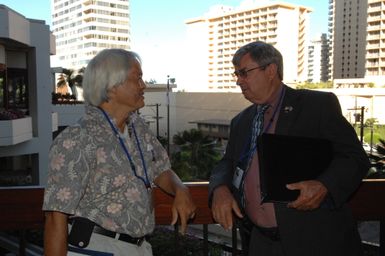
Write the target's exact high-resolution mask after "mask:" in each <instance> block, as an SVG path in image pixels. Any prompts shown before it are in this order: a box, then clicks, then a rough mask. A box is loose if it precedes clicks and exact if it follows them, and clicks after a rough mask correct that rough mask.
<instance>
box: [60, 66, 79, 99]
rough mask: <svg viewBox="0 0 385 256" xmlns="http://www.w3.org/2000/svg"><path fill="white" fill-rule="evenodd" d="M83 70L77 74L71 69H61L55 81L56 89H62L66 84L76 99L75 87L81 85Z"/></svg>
mask: <svg viewBox="0 0 385 256" xmlns="http://www.w3.org/2000/svg"><path fill="white" fill-rule="evenodd" d="M84 70H85V68H84V67H83V68H81V69H79V70H78V71H77V72H75V70H73V69H66V68H63V70H62V73H61V74H60V75H59V78H58V79H57V80H58V81H57V83H56V85H57V87H58V88H62V87H64V86H65V85H67V84H68V86H69V87H70V88H71V91H72V94H73V95H74V96H75V98H78V97H77V96H78V95H77V90H76V86H81V85H82V82H83V74H84Z"/></svg>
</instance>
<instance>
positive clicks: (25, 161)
mask: <svg viewBox="0 0 385 256" xmlns="http://www.w3.org/2000/svg"><path fill="white" fill-rule="evenodd" d="M52 54H55V40H54V36H53V35H52V34H51V32H50V29H49V26H48V25H47V24H45V22H44V21H43V20H34V19H28V18H26V17H24V16H23V15H21V14H19V13H18V12H16V11H14V10H12V9H10V8H8V7H7V6H5V5H0V112H2V113H6V112H7V111H8V112H9V111H10V110H13V111H18V112H23V113H24V114H25V116H24V115H23V116H18V117H16V118H12V119H11V120H0V179H1V181H4V179H3V178H6V179H7V180H6V183H8V182H10V179H13V178H17V177H20V176H23V177H28V179H29V180H28V182H26V183H28V184H33V185H38V184H44V183H45V181H46V173H47V166H48V151H49V147H50V145H51V142H52V134H53V132H54V131H55V130H56V129H57V122H56V121H57V116H56V115H55V113H52V105H51V88H52V86H51V84H52V79H51V78H52V74H51V72H50V55H52ZM19 174H22V175H19ZM24 182H25V181H23V183H24ZM10 183H11V182H10Z"/></svg>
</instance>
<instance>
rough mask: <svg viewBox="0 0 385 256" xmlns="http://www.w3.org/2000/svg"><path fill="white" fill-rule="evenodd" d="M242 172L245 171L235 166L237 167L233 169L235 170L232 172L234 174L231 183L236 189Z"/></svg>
mask: <svg viewBox="0 0 385 256" xmlns="http://www.w3.org/2000/svg"><path fill="white" fill-rule="evenodd" d="M244 173H245V171H244V170H242V169H241V168H239V167H238V166H237V168H236V169H235V172H234V176H233V185H234V187H235V188H236V189H239V187H240V185H241V182H242V179H243V174H244Z"/></svg>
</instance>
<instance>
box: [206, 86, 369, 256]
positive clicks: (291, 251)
mask: <svg viewBox="0 0 385 256" xmlns="http://www.w3.org/2000/svg"><path fill="white" fill-rule="evenodd" d="M255 111H256V106H255V105H252V106H250V107H248V108H247V109H245V110H244V111H242V112H241V113H239V114H238V115H237V116H236V117H235V118H233V120H232V121H231V129H230V138H229V142H228V145H227V149H226V153H225V155H224V157H223V159H222V160H221V161H220V162H219V164H218V165H217V166H216V168H214V170H213V171H212V175H211V177H210V185H209V195H210V199H211V196H212V191H213V189H215V188H216V187H217V186H219V185H222V184H227V185H228V187H229V188H232V185H231V184H232V178H233V171H234V169H235V166H236V164H237V161H238V159H239V158H240V156H241V154H242V153H243V150H244V148H245V144H246V143H248V140H249V138H250V133H251V127H252V120H253V117H254V114H255ZM275 133H276V134H285V135H296V136H307V137H318V138H326V139H329V140H331V141H332V144H333V156H334V157H333V160H332V163H331V165H330V166H329V168H327V169H326V170H325V172H324V173H323V174H322V175H321V176H320V177H318V180H319V181H321V182H322V183H323V184H324V185H325V186H326V188H327V189H328V191H329V194H328V197H329V198H330V199H331V201H332V205H333V206H332V207H328V208H326V207H321V208H319V209H316V210H313V211H298V210H294V209H289V208H287V207H286V205H284V204H275V211H276V218H277V223H278V227H279V231H280V235H281V239H282V243H283V246H284V249H285V251H286V253H287V255H293V256H294V255H295V256H301V255H306V256H308V255H322V256H325V255H326V256H330V255H336V256H337V255H338V256H340V255H361V253H360V252H361V248H360V237H359V234H358V231H357V228H356V225H355V221H354V220H353V217H352V214H351V211H350V209H349V208H347V206H346V202H347V200H348V199H349V197H350V195H351V194H352V193H353V192H354V191H355V190H356V188H357V187H358V185H359V184H360V182H361V180H362V178H363V177H364V176H365V175H366V173H367V171H368V168H369V160H368V157H367V155H366V153H365V151H364V150H363V148H362V146H361V144H360V142H359V140H358V138H357V134H356V133H355V131H354V129H353V128H352V126H351V125H350V124H349V123H348V122H347V120H346V119H345V118H344V117H343V115H342V113H341V107H340V105H339V102H338V99H337V97H336V96H335V95H334V94H332V93H324V92H317V91H310V90H294V89H291V88H289V87H286V93H285V96H284V99H283V103H282V105H281V109H280V112H279V117H278V121H277V125H276V130H275ZM277 160H279V156H277ZM235 197H236V198H238V197H239V196H238V195H236V192H235ZM238 204H239V202H238ZM239 205H240V204H239Z"/></svg>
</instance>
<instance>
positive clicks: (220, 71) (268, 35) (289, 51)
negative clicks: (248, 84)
mask: <svg viewBox="0 0 385 256" xmlns="http://www.w3.org/2000/svg"><path fill="white" fill-rule="evenodd" d="M310 12H311V9H309V8H307V7H304V6H298V5H293V4H288V3H283V2H268V1H262V2H261V1H251V2H250V1H249V2H247V3H246V2H245V4H242V5H241V6H239V7H237V8H232V7H226V6H214V7H212V9H211V10H210V11H209V12H208V13H206V14H205V15H204V16H203V17H199V18H194V19H189V20H187V21H186V24H187V37H188V38H187V41H188V45H189V46H188V47H187V49H191V51H190V54H188V56H187V59H188V60H189V62H188V63H189V64H188V65H189V67H190V68H189V69H187V70H189V71H190V72H189V73H186V76H187V75H189V76H188V79H186V81H184V82H183V86H184V87H183V88H181V90H184V91H201V92H205V91H206V92H220V91H222V92H238V91H239V89H238V88H237V86H236V85H235V81H234V79H233V77H232V72H233V65H232V62H231V59H232V56H233V54H234V53H235V51H236V50H237V49H238V48H239V47H241V46H243V45H245V44H247V43H249V42H253V41H257V40H261V41H265V42H267V43H270V44H272V45H274V46H275V47H276V48H277V49H278V50H280V52H281V53H282V55H283V59H284V82H286V83H288V84H291V83H295V82H301V81H306V80H307V57H308V55H307V50H308V48H307V47H308V45H307V35H308V29H309V13H310ZM191 70H193V71H194V74H199V76H198V75H192V74H191ZM180 84H182V83H180ZM197 85H198V86H197Z"/></svg>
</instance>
